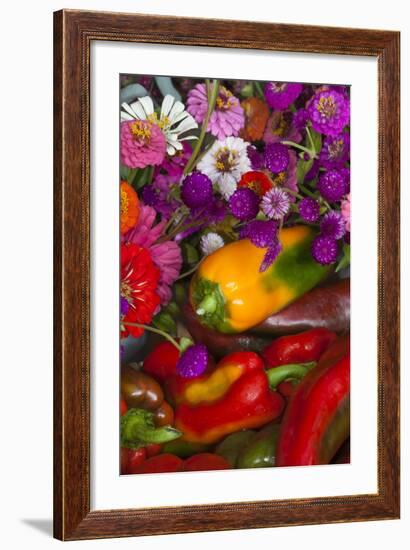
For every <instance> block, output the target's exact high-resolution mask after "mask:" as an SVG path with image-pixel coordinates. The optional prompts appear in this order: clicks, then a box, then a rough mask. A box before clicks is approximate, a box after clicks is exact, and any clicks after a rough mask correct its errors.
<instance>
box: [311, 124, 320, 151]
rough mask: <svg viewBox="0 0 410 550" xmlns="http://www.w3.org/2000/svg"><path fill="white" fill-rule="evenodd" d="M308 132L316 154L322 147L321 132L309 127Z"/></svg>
mask: <svg viewBox="0 0 410 550" xmlns="http://www.w3.org/2000/svg"><path fill="white" fill-rule="evenodd" d="M309 132H310V136H311V138H312V143H313V148H314V150H315V154H317V153H319V151H320V150H321V149H322V134H319V132H316V131H315V130H313V128H309ZM308 139H309V138H308ZM309 141H310V140H309Z"/></svg>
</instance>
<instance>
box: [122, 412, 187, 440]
mask: <svg viewBox="0 0 410 550" xmlns="http://www.w3.org/2000/svg"><path fill="white" fill-rule="evenodd" d="M153 416H154V415H153V413H151V412H149V411H145V410H143V409H129V410H128V411H127V412H126V414H125V415H124V416H123V417H122V418H121V445H122V446H123V447H128V448H131V449H134V448H138V447H141V446H144V445H145V444H147V443H166V442H167V441H173V440H174V439H177V438H178V437H180V436H181V435H182V432H180V431H179V430H177V429H175V428H173V427H172V426H161V427H158V428H156V427H155V425H154V421H153Z"/></svg>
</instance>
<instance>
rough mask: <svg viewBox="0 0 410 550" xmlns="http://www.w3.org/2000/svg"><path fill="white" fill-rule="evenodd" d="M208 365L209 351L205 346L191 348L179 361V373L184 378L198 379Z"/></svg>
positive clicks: (199, 345) (198, 345)
mask: <svg viewBox="0 0 410 550" xmlns="http://www.w3.org/2000/svg"><path fill="white" fill-rule="evenodd" d="M207 365H208V349H207V347H206V346H204V344H195V345H193V346H190V347H189V348H188V349H187V350H186V351H184V353H183V354H182V355H181V357H180V358H179V360H178V363H177V367H176V370H177V373H178V374H179V375H180V376H182V377H183V378H196V377H197V376H200V375H201V374H203V373H204V372H205V370H206V367H207Z"/></svg>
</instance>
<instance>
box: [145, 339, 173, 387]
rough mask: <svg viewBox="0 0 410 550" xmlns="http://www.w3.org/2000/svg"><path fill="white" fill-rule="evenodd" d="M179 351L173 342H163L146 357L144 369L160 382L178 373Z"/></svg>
mask: <svg viewBox="0 0 410 550" xmlns="http://www.w3.org/2000/svg"><path fill="white" fill-rule="evenodd" d="M178 359H179V351H178V350H177V348H176V347H175V346H174V345H173V344H171V342H161V343H160V344H158V345H157V346H155V348H154V349H153V350H152V351H151V353H149V354H148V355H147V357H146V358H145V359H144V364H143V367H142V368H143V370H144V372H146V373H147V374H149V375H150V376H152V377H153V378H155V380H157V381H158V382H164V381H165V380H167V379H168V378H169V377H170V376H174V375H176V372H177V371H176V366H177V362H178Z"/></svg>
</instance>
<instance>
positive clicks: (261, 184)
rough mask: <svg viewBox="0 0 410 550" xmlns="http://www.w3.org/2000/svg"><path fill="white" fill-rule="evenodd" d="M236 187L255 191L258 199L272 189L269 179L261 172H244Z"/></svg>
mask: <svg viewBox="0 0 410 550" xmlns="http://www.w3.org/2000/svg"><path fill="white" fill-rule="evenodd" d="M238 186H239V187H248V189H252V191H255V193H256V194H257V195H259V196H260V197H262V196H263V195H264V194H265V193H267V192H268V191H269V190H270V189H272V187H273V185H272V181H271V180H270V178H269V177H268V176H267V175H266V174H264V173H263V172H257V171H251V172H246V173H245V174H243V176H242V177H241V179H240V181H239V183H238Z"/></svg>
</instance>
